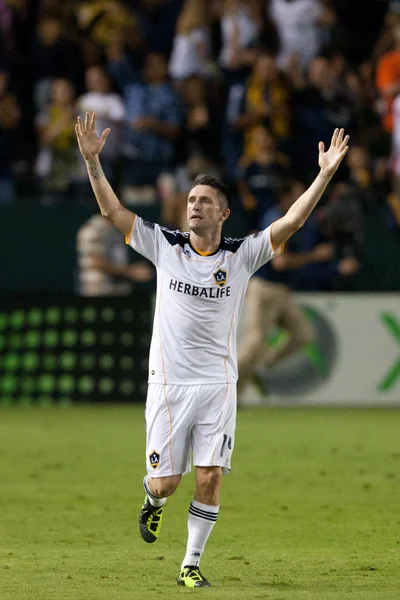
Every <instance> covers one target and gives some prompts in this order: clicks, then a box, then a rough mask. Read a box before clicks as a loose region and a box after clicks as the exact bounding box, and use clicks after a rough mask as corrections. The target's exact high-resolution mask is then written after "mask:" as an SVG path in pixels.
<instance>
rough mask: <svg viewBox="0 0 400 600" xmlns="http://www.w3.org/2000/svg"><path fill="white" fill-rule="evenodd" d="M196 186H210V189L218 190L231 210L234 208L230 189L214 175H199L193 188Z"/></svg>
mask: <svg viewBox="0 0 400 600" xmlns="http://www.w3.org/2000/svg"><path fill="white" fill-rule="evenodd" d="M196 185H208V186H209V187H211V188H213V189H214V190H217V192H218V193H219V195H220V196H223V198H224V200H225V201H226V203H227V205H228V208H229V210H231V208H232V194H231V191H230V189H229V187H228V186H227V185H225V184H223V183H221V182H220V181H219V180H218V179H217V178H216V177H213V175H198V176H197V177H196V179H195V180H194V182H193V187H195V186H196Z"/></svg>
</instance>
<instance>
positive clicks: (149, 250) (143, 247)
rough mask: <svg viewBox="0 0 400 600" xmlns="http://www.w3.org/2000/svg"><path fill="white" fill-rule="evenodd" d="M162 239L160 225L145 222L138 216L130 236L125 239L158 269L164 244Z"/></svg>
mask: <svg viewBox="0 0 400 600" xmlns="http://www.w3.org/2000/svg"><path fill="white" fill-rule="evenodd" d="M162 238H163V236H162V234H161V231H160V228H159V226H158V225H156V224H155V223H150V222H149V221H144V220H143V219H142V218H141V217H138V216H137V215H136V217H135V220H134V222H133V225H132V229H131V231H130V233H129V235H127V236H126V237H125V242H126V243H127V244H128V245H129V246H130V247H131V248H133V249H134V250H136V252H138V253H139V254H141V255H142V256H144V257H145V258H147V259H148V260H150V261H151V262H152V263H153V264H154V265H155V266H156V267H157V266H158V259H159V256H160V246H161V245H162V243H163V239H162Z"/></svg>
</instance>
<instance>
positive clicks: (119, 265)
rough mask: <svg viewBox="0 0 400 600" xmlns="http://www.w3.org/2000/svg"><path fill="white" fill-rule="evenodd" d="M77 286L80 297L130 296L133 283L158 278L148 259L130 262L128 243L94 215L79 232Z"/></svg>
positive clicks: (104, 221)
mask: <svg viewBox="0 0 400 600" xmlns="http://www.w3.org/2000/svg"><path fill="white" fill-rule="evenodd" d="M76 242H77V273H76V287H77V292H78V294H79V295H80V296H127V295H128V294H130V293H131V292H132V289H133V283H134V282H136V283H149V282H151V281H153V280H154V275H155V273H154V269H153V268H152V266H151V264H150V263H149V262H147V261H144V260H142V259H141V260H139V261H137V262H135V263H131V264H130V263H129V253H128V246H127V245H126V244H125V240H124V238H123V237H122V236H121V234H120V233H119V232H118V231H117V230H116V229H115V227H114V225H113V224H112V223H110V221H107V219H105V218H104V217H102V216H101V215H94V216H93V217H91V218H90V219H89V220H88V221H87V222H86V223H84V224H83V225H82V227H81V228H80V229H79V231H78V234H77V240H76Z"/></svg>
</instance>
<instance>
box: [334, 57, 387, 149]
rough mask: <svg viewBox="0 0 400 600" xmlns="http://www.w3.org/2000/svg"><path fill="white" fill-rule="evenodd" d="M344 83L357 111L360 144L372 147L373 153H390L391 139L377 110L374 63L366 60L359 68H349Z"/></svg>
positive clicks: (357, 129)
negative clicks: (384, 129)
mask: <svg viewBox="0 0 400 600" xmlns="http://www.w3.org/2000/svg"><path fill="white" fill-rule="evenodd" d="M344 85H345V87H346V89H347V91H348V94H349V96H350V97H351V101H352V103H353V108H354V111H355V119H356V131H357V138H358V140H359V142H360V145H363V146H366V147H368V148H370V149H371V152H372V153H373V154H385V155H386V156H388V155H389V154H390V148H391V140H390V137H389V135H388V134H387V133H385V132H384V131H383V128H382V123H381V119H380V116H379V114H378V112H377V109H376V105H377V91H376V88H375V84H374V72H373V65H372V63H371V62H370V61H364V62H363V63H362V64H361V65H360V66H359V68H358V70H357V71H356V70H354V69H347V71H346V72H345V74H344Z"/></svg>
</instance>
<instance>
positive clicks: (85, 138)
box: [75, 112, 136, 236]
mask: <svg viewBox="0 0 400 600" xmlns="http://www.w3.org/2000/svg"><path fill="white" fill-rule="evenodd" d="M110 131H111V130H110V129H105V130H104V131H103V133H102V134H101V136H100V137H99V138H98V137H97V134H96V113H92V114H91V115H90V114H89V113H88V112H87V113H86V115H85V121H84V122H83V121H82V119H81V118H80V117H78V122H77V124H76V125H75V133H76V137H77V139H78V144H79V149H80V151H81V154H82V156H83V158H84V159H85V162H86V168H87V171H88V174H89V179H90V183H91V185H92V189H93V192H94V195H95V196H96V200H97V203H98V205H99V207H100V212H101V214H102V215H103V217H106V219H109V220H110V221H111V222H112V223H114V225H115V226H116V227H118V229H119V230H120V231H122V233H123V234H124V236H128V235H129V234H130V232H131V230H132V225H133V223H134V221H135V218H136V215H135V213H133V212H131V211H130V210H128V209H127V208H125V207H124V206H122V204H121V203H120V201H119V200H118V198H117V196H116V195H115V193H114V191H113V189H112V187H111V185H110V184H109V183H108V181H107V178H106V176H105V175H104V173H103V169H102V168H101V164H100V159H99V154H100V152H101V150H102V148H103V146H104V143H105V141H106V139H107V136H108V134H109V133H110Z"/></svg>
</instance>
